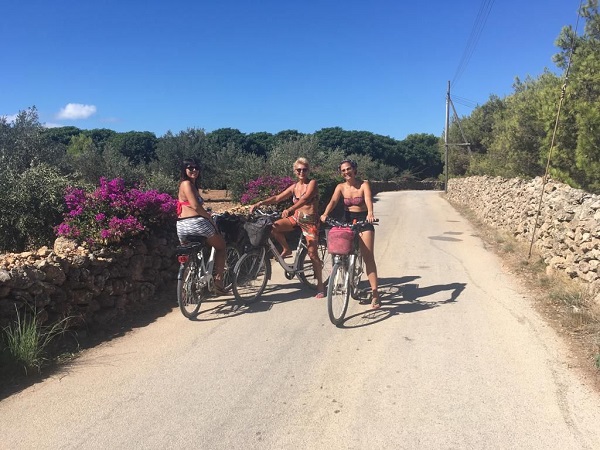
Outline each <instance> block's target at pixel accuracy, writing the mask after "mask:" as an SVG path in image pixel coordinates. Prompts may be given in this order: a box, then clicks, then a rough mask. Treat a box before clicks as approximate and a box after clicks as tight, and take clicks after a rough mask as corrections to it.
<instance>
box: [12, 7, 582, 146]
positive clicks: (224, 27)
mask: <svg viewBox="0 0 600 450" xmlns="http://www.w3.org/2000/svg"><path fill="white" fill-rule="evenodd" d="M578 6H579V0H527V1H523V0H505V1H493V0H477V1H475V0H472V1H471V0H464V1H458V2H448V1H438V0H433V1H429V2H416V1H412V2H410V1H405V2H403V1H399V0H365V1H357V0H344V1H342V0H336V1H327V0H321V1H315V0H303V1H295V2H291V1H286V0H263V1H261V0H253V1H242V0H219V1H216V0H215V1H206V0H195V1H183V0H171V1H168V2H167V1H156V0H144V1H141V0H135V1H131V0H118V1H116V0H105V1H102V0H96V1H94V2H92V1H85V0H83V1H82V0H78V1H71V0H58V1H56V2H49V1H47V0H24V1H21V2H8V3H7V4H5V5H3V7H2V10H3V11H2V27H0V39H1V42H3V43H4V45H3V49H2V63H1V64H0V67H1V68H2V69H1V70H0V115H4V116H7V117H9V119H10V117H12V116H13V115H14V114H16V113H17V112H18V111H20V110H24V109H27V108H28V107H31V106H36V107H37V109H38V113H39V116H40V121H41V122H42V123H45V124H46V125H47V126H65V125H73V126H76V127H78V128H81V129H92V128H110V129H112V130H115V131H119V132H121V131H151V132H154V133H155V134H156V135H157V136H162V135H164V134H165V133H166V132H167V131H168V130H171V131H172V132H174V133H177V132H179V131H181V130H185V129H187V128H203V129H204V130H206V131H207V132H209V131H212V130H215V129H217V128H228V127H230V128H237V129H239V130H240V131H242V132H243V133H252V132H260V131H267V132H270V133H277V132H279V131H282V130H289V129H293V130H298V131H300V132H302V133H313V132H315V131H318V130H320V129H321V128H325V127H335V126H339V127H342V128H343V129H345V130H364V131H371V132H373V133H377V134H382V135H385V136H391V137H393V138H396V139H404V138H405V137H406V136H407V135H408V134H411V133H432V134H435V135H437V136H439V135H441V134H442V132H443V129H444V120H445V96H446V89H447V83H448V81H450V80H454V79H455V77H456V75H457V71H458V70H459V67H461V61H463V62H464V61H465V59H464V55H465V52H466V51H468V49H469V48H471V50H472V52H470V58H468V59H467V60H466V61H467V64H466V65H464V64H463V65H462V69H463V70H462V71H461V72H460V74H461V75H460V77H458V78H457V79H456V82H453V83H452V87H451V92H452V95H453V97H454V96H456V97H454V98H455V106H456V108H457V110H458V113H459V115H465V114H469V113H470V111H471V108H469V107H467V106H466V105H467V104H469V105H470V104H475V103H479V104H482V103H485V102H486V101H487V100H488V98H489V96H490V95H491V94H495V95H498V96H500V97H503V96H505V95H508V94H510V93H511V92H512V85H513V82H514V79H515V77H517V76H518V77H520V78H525V77H526V76H527V75H530V76H533V77H537V76H538V75H539V74H541V73H542V72H543V70H544V68H545V67H547V68H549V69H551V70H553V71H556V67H555V65H554V63H553V62H552V55H553V54H555V53H556V52H557V48H556V47H555V46H554V41H555V39H556V37H557V36H558V34H559V32H560V30H561V28H562V27H563V26H565V25H572V26H575V23H576V20H577V8H578ZM485 11H488V12H489V14H484V16H481V14H482V12H485ZM478 17H479V20H478V19H477V18H478ZM482 19H487V20H482ZM475 25H478V27H476V28H474V26H475ZM483 25H485V26H483ZM581 28H582V24H580V30H581ZM474 35H477V36H479V38H478V39H477V40H474V39H473V36H474ZM470 36H471V38H470ZM473 43H475V44H476V45H475V47H474V48H473V47H472V44H473ZM470 44H471V45H470ZM559 94H560V93H557V98H558V95H559Z"/></svg>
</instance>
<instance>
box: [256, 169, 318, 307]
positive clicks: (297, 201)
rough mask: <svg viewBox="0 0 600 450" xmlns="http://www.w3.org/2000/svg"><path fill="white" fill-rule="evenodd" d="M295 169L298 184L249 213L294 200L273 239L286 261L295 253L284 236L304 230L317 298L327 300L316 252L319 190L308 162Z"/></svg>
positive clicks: (257, 205) (258, 205) (262, 202)
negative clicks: (293, 231)
mask: <svg viewBox="0 0 600 450" xmlns="http://www.w3.org/2000/svg"><path fill="white" fill-rule="evenodd" d="M293 167H294V172H296V177H297V178H298V181H297V182H296V183H294V184H292V185H291V186H290V187H288V188H287V189H286V190H284V191H283V192H281V193H279V194H277V195H274V196H272V197H269V198H267V199H265V200H262V201H259V202H257V203H254V204H253V205H251V206H250V213H252V211H254V209H255V208H257V207H260V206H263V205H272V204H276V203H279V202H281V201H283V200H285V199H288V198H290V197H292V206H290V207H289V208H287V209H284V210H283V212H282V213H281V219H279V220H277V221H276V222H275V223H274V224H273V231H272V236H273V237H274V238H275V240H276V241H277V242H279V244H280V245H281V248H282V252H281V256H282V257H283V258H286V257H288V256H290V255H291V254H292V251H291V249H290V246H289V244H288V243H287V240H286V238H285V233H288V232H290V231H292V230H293V229H294V227H299V228H300V229H301V230H302V234H303V235H304V237H305V238H306V246H307V248H308V256H309V257H310V259H311V261H312V263H313V267H314V271H315V277H316V279H317V295H316V296H315V297H317V298H323V297H325V288H324V286H323V279H322V270H321V268H322V262H321V260H320V259H319V255H318V252H317V244H318V241H319V225H320V224H319V220H318V208H319V189H318V187H317V182H316V181H315V180H309V179H308V171H309V164H308V160H307V159H306V158H298V159H297V160H296V161H295V162H294V165H293Z"/></svg>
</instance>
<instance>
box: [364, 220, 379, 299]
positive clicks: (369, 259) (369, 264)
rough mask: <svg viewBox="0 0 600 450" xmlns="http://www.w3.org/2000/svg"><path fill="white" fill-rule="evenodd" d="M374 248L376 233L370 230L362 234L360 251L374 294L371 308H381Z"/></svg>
mask: <svg viewBox="0 0 600 450" xmlns="http://www.w3.org/2000/svg"><path fill="white" fill-rule="evenodd" d="M374 248H375V233H374V232H373V231H369V230H367V231H363V232H362V233H360V251H361V253H362V256H363V260H364V261H365V267H366V270H367V278H368V279H369V284H370V285H371V291H372V292H373V297H372V300H371V307H373V308H376V307H379V291H378V290H377V287H378V286H377V265H376V264H375V254H374V251H373V250H374Z"/></svg>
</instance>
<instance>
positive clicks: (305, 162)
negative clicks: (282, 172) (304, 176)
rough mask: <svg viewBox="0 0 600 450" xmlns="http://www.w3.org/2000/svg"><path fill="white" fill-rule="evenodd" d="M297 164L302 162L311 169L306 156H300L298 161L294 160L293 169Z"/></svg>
mask: <svg viewBox="0 0 600 450" xmlns="http://www.w3.org/2000/svg"><path fill="white" fill-rule="evenodd" d="M296 164H302V165H303V166H306V168H307V169H310V164H309V163H308V159H306V158H298V159H297V160H296V161H294V164H293V166H292V169H295V168H296Z"/></svg>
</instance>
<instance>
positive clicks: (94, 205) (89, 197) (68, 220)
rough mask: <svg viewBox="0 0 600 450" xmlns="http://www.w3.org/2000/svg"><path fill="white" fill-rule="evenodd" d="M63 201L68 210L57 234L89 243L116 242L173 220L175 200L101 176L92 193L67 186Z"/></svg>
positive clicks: (118, 179)
mask: <svg viewBox="0 0 600 450" xmlns="http://www.w3.org/2000/svg"><path fill="white" fill-rule="evenodd" d="M65 202H66V204H67V209H68V211H67V213H65V215H64V221H63V222H62V223H61V224H60V225H58V226H57V227H56V228H55V231H56V234H57V235H58V236H66V237H70V238H74V239H77V240H79V241H83V242H87V243H88V244H90V245H92V246H97V245H110V244H118V243H121V242H124V241H126V240H128V239H130V238H132V237H134V236H137V235H139V234H140V233H143V232H150V231H153V230H158V229H159V228H160V227H162V226H164V225H165V224H167V223H171V222H174V220H175V200H174V199H173V198H172V197H171V196H170V195H169V194H164V193H160V192H158V191H156V190H148V191H142V190H139V189H136V188H132V189H129V188H127V187H126V186H125V182H124V181H123V180H122V179H121V178H115V179H113V180H110V181H108V180H106V179H105V178H100V186H99V187H98V188H96V190H95V191H94V192H92V193H86V192H85V191H84V190H83V189H79V188H75V187H69V188H67V192H66V195H65Z"/></svg>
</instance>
